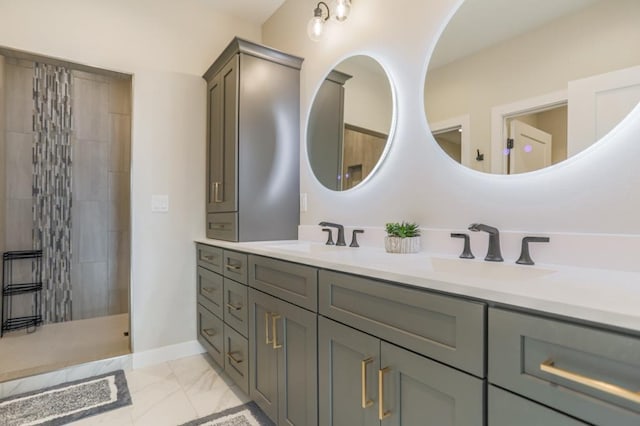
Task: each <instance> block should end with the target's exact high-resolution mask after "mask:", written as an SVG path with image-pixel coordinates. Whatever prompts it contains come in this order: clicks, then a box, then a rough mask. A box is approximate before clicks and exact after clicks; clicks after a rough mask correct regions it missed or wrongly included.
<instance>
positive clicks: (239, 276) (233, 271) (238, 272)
mask: <svg viewBox="0 0 640 426" xmlns="http://www.w3.org/2000/svg"><path fill="white" fill-rule="evenodd" d="M223 257H224V259H223V266H222V267H223V268H224V271H223V274H224V276H225V277H227V278H231V279H232V280H235V281H237V282H239V283H242V284H247V255H246V254H244V253H238V252H235V251H229V250H225V251H224V254H223Z"/></svg>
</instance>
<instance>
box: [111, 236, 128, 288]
mask: <svg viewBox="0 0 640 426" xmlns="http://www.w3.org/2000/svg"><path fill="white" fill-rule="evenodd" d="M129 235H130V234H129V232H122V231H118V232H109V287H110V288H111V289H113V290H116V289H127V288H128V287H129V270H130V265H129V264H130V261H129V259H130V258H131V243H130V240H129Z"/></svg>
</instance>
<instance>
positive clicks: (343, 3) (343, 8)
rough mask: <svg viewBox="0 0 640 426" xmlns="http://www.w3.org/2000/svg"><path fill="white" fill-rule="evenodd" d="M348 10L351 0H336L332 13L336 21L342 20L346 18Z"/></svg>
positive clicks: (349, 9)
mask: <svg viewBox="0 0 640 426" xmlns="http://www.w3.org/2000/svg"><path fill="white" fill-rule="evenodd" d="M350 11H351V0H336V4H335V6H334V11H333V15H334V16H335V17H336V20H337V21H340V22H342V21H344V20H345V19H347V17H348V16H349V12H350Z"/></svg>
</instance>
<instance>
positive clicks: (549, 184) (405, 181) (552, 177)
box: [263, 0, 640, 234]
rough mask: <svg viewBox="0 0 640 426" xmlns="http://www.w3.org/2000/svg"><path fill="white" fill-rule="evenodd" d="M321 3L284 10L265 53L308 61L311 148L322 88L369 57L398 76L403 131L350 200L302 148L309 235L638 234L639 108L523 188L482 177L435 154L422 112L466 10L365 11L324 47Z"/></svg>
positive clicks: (411, 5) (400, 7)
mask: <svg viewBox="0 0 640 426" xmlns="http://www.w3.org/2000/svg"><path fill="white" fill-rule="evenodd" d="M315 3H316V2H315V1H312V0H287V2H286V3H285V4H284V5H283V6H282V7H281V8H280V9H279V10H278V12H277V13H276V15H274V16H273V17H272V18H271V19H270V20H269V21H268V22H267V23H266V24H265V25H264V26H263V41H264V42H265V44H268V45H272V46H274V47H277V48H280V49H282V50H285V51H288V52H290V53H293V54H297V55H300V56H302V57H304V58H305V62H304V64H303V69H302V75H301V127H302V129H301V137H302V140H303V141H304V140H305V127H306V121H307V115H308V113H309V108H310V105H311V102H312V99H313V95H314V92H315V91H316V90H317V88H318V86H319V84H320V82H321V80H322V78H323V77H324V75H325V74H326V73H327V71H328V70H330V69H331V68H333V67H334V66H335V65H336V64H337V63H338V62H340V61H341V60H342V59H343V58H345V57H346V56H349V55H352V54H361V53H368V54H370V55H372V56H373V57H375V58H377V59H378V60H379V61H380V62H382V63H383V64H384V66H385V67H386V68H387V69H388V70H389V72H390V74H391V77H392V79H393V81H394V83H395V86H396V89H397V95H398V122H397V130H396V133H395V137H394V141H393V145H392V147H391V150H390V151H389V155H388V157H387V158H386V160H385V163H384V164H383V167H381V168H380V170H379V172H378V173H377V174H376V175H375V176H373V177H372V179H371V180H370V181H369V182H368V184H367V185H364V186H363V187H361V188H356V189H354V190H351V191H347V192H343V193H335V192H331V191H329V190H327V189H325V188H324V187H322V186H321V185H320V183H318V182H317V181H316V180H315V178H314V177H313V175H312V173H311V170H310V168H309V164H308V161H307V159H306V145H305V144H304V143H303V144H302V145H301V146H302V150H301V151H302V152H301V190H302V191H303V192H306V193H307V194H308V207H309V209H308V212H306V213H302V214H301V223H302V224H303V225H315V224H317V223H318V221H320V220H331V221H337V222H341V223H344V224H345V225H361V226H382V225H383V224H384V223H385V222H386V221H392V220H393V221H396V220H401V219H407V220H415V221H418V222H419V223H420V224H422V225H423V226H427V227H433V228H453V229H462V228H466V226H467V225H468V224H470V223H472V222H484V223H488V224H492V225H495V226H498V227H499V228H500V229H502V230H514V231H517V230H522V231H527V232H587V233H622V234H638V233H639V231H640V221H638V213H637V212H638V209H639V208H640V187H639V186H638V185H637V183H638V182H640V168H638V167H637V164H636V162H637V161H636V160H637V158H640V157H639V156H640V144H638V143H637V136H636V135H637V134H638V132H640V110H638V108H636V110H635V112H634V113H633V114H632V116H631V117H630V118H629V119H627V120H626V121H625V122H624V123H623V125H621V126H620V127H619V128H618V129H617V130H616V131H614V132H613V133H612V134H611V135H610V137H608V138H606V139H605V140H603V141H601V142H600V143H598V144H596V145H594V146H593V147H591V148H590V149H588V150H586V151H584V152H582V153H581V154H580V155H578V156H576V157H574V158H573V159H571V160H569V161H566V162H564V163H562V164H559V165H556V166H554V167H551V168H548V169H545V170H541V171H538V172H534V173H531V174H527V175H520V176H496V175H488V174H483V173H480V172H476V171H473V170H470V169H467V168H464V167H461V166H460V165H459V164H457V163H455V162H454V161H453V160H451V159H450V158H448V156H447V155H446V154H445V153H444V152H443V151H442V150H441V149H440V148H439V147H438V146H437V144H436V143H435V141H434V140H433V138H432V137H431V135H430V132H429V130H428V127H427V123H426V119H425V114H424V107H423V94H422V93H423V84H424V76H425V72H426V69H427V61H428V58H429V55H430V54H431V52H432V51H433V48H434V45H435V43H436V41H437V36H438V34H439V33H440V32H441V31H442V30H443V28H444V26H445V24H446V21H447V20H448V18H449V17H450V16H451V15H452V14H453V13H454V10H455V9H456V7H457V6H458V5H460V4H461V0H430V1H425V0H404V1H402V2H393V3H392V2H388V1H384V0H367V1H358V0H356V1H354V2H353V7H352V11H351V13H352V15H351V16H350V17H349V19H348V20H347V21H346V22H344V23H343V24H338V23H332V24H331V26H330V28H328V32H327V34H326V35H327V37H326V38H325V39H324V40H322V41H320V42H318V43H314V42H312V41H310V40H309V39H308V38H307V37H306V33H305V31H306V24H307V21H308V20H309V18H310V17H311V16H312V12H313V8H314V7H315ZM583 30H584V31H588V30H589V29H588V28H586V29H583Z"/></svg>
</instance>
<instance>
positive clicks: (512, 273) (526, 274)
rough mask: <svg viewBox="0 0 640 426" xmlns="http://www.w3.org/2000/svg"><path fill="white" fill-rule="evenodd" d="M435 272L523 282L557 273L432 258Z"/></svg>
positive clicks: (513, 266)
mask: <svg viewBox="0 0 640 426" xmlns="http://www.w3.org/2000/svg"><path fill="white" fill-rule="evenodd" d="M430 259H431V267H432V269H433V272H436V273H447V274H456V275H466V276H468V277H470V278H482V279H489V280H500V281H523V280H530V279H535V278H541V277H544V276H546V275H550V274H553V273H555V272H556V271H555V270H553V269H546V268H539V267H537V266H521V265H509V264H505V263H503V262H485V261H481V260H465V259H449V258H442V257H432V258H430Z"/></svg>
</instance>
